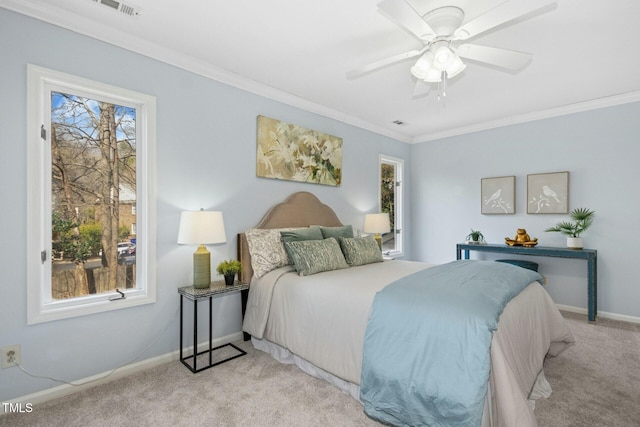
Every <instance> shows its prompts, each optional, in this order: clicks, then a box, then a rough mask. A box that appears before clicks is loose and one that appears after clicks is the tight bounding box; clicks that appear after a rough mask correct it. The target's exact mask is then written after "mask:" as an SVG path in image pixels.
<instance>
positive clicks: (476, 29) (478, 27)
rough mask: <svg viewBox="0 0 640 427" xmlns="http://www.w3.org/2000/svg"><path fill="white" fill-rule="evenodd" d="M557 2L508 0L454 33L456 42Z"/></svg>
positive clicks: (553, 0) (550, 0)
mask: <svg viewBox="0 0 640 427" xmlns="http://www.w3.org/2000/svg"><path fill="white" fill-rule="evenodd" d="M554 3H555V0H508V1H506V2H504V3H501V4H500V5H498V6H496V7H494V8H493V9H491V10H489V11H488V12H486V13H484V14H482V15H480V16H478V17H477V18H476V19H473V20H471V21H469V22H467V23H466V24H464V25H463V26H461V27H460V28H458V29H457V30H456V31H455V33H454V38H455V39H456V40H466V39H468V38H471V37H475V36H477V35H479V34H481V33H484V32H485V31H488V30H490V29H492V28H493V27H497V26H498V25H501V24H504V23H505V22H509V21H511V20H514V19H516V18H519V17H521V16H523V15H527V14H529V13H531V12H534V11H536V10H538V9H542V8H543V7H546V6H549V5H551V4H554Z"/></svg>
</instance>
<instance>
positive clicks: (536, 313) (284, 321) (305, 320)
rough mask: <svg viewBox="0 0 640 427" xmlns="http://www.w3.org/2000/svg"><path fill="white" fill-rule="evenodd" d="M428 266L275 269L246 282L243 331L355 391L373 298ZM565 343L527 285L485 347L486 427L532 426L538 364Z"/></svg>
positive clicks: (538, 292)
mask: <svg viewBox="0 0 640 427" xmlns="http://www.w3.org/2000/svg"><path fill="white" fill-rule="evenodd" d="M428 267H429V265H428V264H423V263H417V262H409V261H398V260H396V261H385V262H382V263H374V264H369V265H365V266H361V267H351V268H348V269H344V270H336V271H329V272H324V273H320V274H316V275H312V276H305V277H300V276H298V275H297V274H296V273H295V271H293V269H292V268H291V267H282V268H280V269H277V270H274V271H272V272H270V273H268V274H266V275H265V276H263V277H262V278H261V279H259V280H254V281H252V284H251V288H250V292H249V300H248V303H247V311H246V315H245V320H244V326H243V329H244V331H246V332H248V333H249V334H251V335H252V336H253V337H255V338H258V339H265V340H268V341H270V342H273V343H275V344H278V345H280V346H282V347H284V348H286V349H288V350H289V351H291V352H292V353H293V354H295V355H297V356H299V357H301V358H302V359H304V360H306V361H308V362H310V363H311V364H313V365H315V366H316V367H319V368H321V369H323V370H325V371H327V372H328V373H330V374H332V375H334V376H336V377H338V378H340V379H342V380H345V381H347V382H349V383H353V384H356V385H359V384H360V371H361V367H362V348H363V343H364V336H365V330H366V326H367V320H368V318H369V311H370V307H371V304H372V302H373V298H374V296H375V294H376V292H377V291H379V290H380V289H382V288H383V287H384V286H386V285H387V284H389V283H392V282H393V281H395V280H396V279H399V278H400V277H404V276H406V275H408V274H411V273H414V272H416V271H419V270H421V269H424V268H428ZM571 343H573V337H572V335H571V332H570V331H569V329H568V328H567V327H566V325H565V322H564V320H563V318H562V316H561V315H560V312H559V311H558V310H557V308H556V307H555V304H554V303H553V301H552V300H551V298H550V297H549V295H548V294H547V293H546V291H545V290H544V289H543V288H542V286H541V285H539V284H537V283H534V284H531V285H529V286H528V287H527V288H526V289H525V290H524V291H523V292H522V293H521V294H520V295H518V296H517V297H515V298H514V299H513V300H512V301H511V302H510V303H509V304H508V305H507V307H506V309H505V311H504V312H503V314H502V316H501V317H500V323H499V327H498V330H497V331H496V333H494V338H493V340H492V347H491V360H492V363H491V376H490V379H489V393H490V396H489V397H490V399H489V400H488V402H489V404H490V406H491V407H490V408H487V410H488V412H489V413H490V414H489V415H488V416H489V418H490V424H491V425H493V426H516V425H517V426H535V425H536V421H535V416H534V415H533V410H532V408H531V405H530V404H529V402H528V398H529V394H530V392H531V390H532V388H533V385H534V383H535V381H536V378H537V377H538V374H539V373H540V372H541V371H542V363H543V361H544V357H545V355H546V354H547V352H549V353H550V354H551V355H556V354H558V353H559V352H561V351H562V350H563V349H564V348H566V347H567V346H568V345H570V344H571ZM425 363H428V361H425ZM485 412H487V411H485Z"/></svg>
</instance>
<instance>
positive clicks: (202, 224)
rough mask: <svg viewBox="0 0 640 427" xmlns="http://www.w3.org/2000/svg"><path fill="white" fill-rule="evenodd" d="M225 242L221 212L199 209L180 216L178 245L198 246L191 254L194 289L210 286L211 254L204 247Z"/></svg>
mask: <svg viewBox="0 0 640 427" xmlns="http://www.w3.org/2000/svg"><path fill="white" fill-rule="evenodd" d="M226 241H227V236H226V235H225V232H224V221H223V219H222V212H217V211H204V210H202V209H201V210H199V211H184V212H182V213H181V214H180V229H179V231H178V243H179V244H184V245H194V244H195V245H199V246H198V249H197V250H196V251H195V252H194V254H193V287H194V288H208V287H209V286H210V285H211V252H209V250H208V249H207V248H206V247H205V246H204V245H207V244H213V243H225V242H226Z"/></svg>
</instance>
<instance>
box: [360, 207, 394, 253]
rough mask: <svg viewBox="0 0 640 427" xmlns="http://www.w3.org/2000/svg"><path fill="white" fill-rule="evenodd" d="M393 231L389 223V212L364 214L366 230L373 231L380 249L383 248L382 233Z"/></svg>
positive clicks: (367, 231)
mask: <svg viewBox="0 0 640 427" xmlns="http://www.w3.org/2000/svg"><path fill="white" fill-rule="evenodd" d="M390 231H391V227H390V225H389V214H388V213H386V212H382V213H376V214H366V215H365V216H364V232H365V233H373V238H374V239H376V242H378V246H379V247H380V250H382V237H381V236H380V235H381V234H384V233H388V232H390Z"/></svg>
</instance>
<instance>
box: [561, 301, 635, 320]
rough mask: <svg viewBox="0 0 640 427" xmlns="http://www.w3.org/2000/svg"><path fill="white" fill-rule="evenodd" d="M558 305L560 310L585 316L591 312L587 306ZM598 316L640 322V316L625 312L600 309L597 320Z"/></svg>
mask: <svg viewBox="0 0 640 427" xmlns="http://www.w3.org/2000/svg"><path fill="white" fill-rule="evenodd" d="M556 307H558V310H562V311H568V312H569V313H578V314H584V315H585V316H586V315H588V313H589V312H588V310H587V309H586V308H582V307H574V306H572V305H563V304H556ZM598 317H600V318H602V319H611V320H619V321H621V322H629V323H640V317H635V316H627V315H625V314H616V313H608V312H606V311H600V310H598V316H597V317H596V321H597V318H598Z"/></svg>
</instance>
